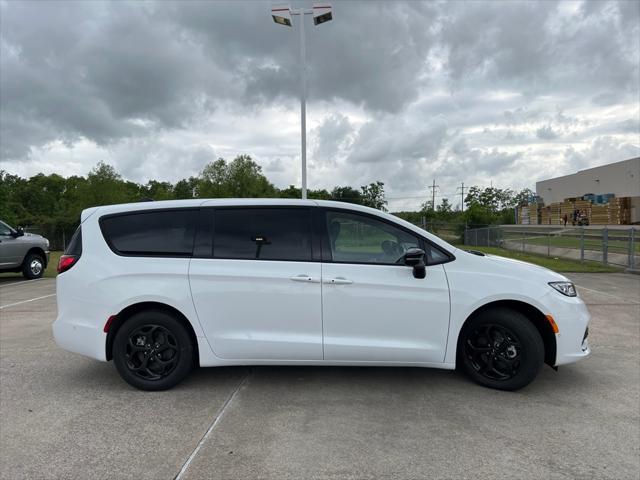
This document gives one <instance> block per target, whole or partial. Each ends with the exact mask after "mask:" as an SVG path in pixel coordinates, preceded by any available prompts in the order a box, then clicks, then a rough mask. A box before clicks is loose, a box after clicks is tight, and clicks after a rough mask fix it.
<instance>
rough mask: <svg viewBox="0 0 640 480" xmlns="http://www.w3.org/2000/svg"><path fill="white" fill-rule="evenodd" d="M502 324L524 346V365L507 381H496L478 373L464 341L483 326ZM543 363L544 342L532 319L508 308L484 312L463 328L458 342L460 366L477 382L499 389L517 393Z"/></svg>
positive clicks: (522, 362)
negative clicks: (466, 351)
mask: <svg viewBox="0 0 640 480" xmlns="http://www.w3.org/2000/svg"><path fill="white" fill-rule="evenodd" d="M486 323H492V324H496V325H501V326H503V327H505V328H507V329H509V330H511V331H512V332H513V334H515V335H516V337H518V340H519V341H520V344H521V351H520V355H521V360H520V361H521V365H520V369H519V371H518V373H517V374H516V375H515V376H513V377H511V378H509V379H507V380H494V379H490V378H487V377H485V376H483V375H481V374H480V373H478V372H477V371H476V370H475V369H474V368H473V366H472V365H471V363H470V361H469V359H468V358H467V356H466V355H465V347H464V346H465V342H466V339H467V337H468V335H469V334H470V333H472V332H473V331H475V330H476V329H478V328H479V327H481V326H482V325H483V324H486ZM543 364H544V343H543V341H542V338H541V336H540V333H539V332H538V330H537V329H536V327H535V326H534V325H533V324H532V323H531V321H529V319H528V318H527V317H526V316H525V315H523V314H522V313H520V312H517V311H515V310H509V309H502V308H501V309H492V310H487V311H485V312H481V313H480V314H478V315H477V316H475V317H474V318H472V319H470V320H469V321H468V322H467V323H466V324H465V326H464V327H463V329H462V331H461V333H460V337H459V341H458V365H460V366H461V367H462V369H463V370H464V371H465V372H466V373H467V375H469V376H470V377H471V378H472V379H473V380H474V381H475V382H477V383H479V384H480V385H483V386H486V387H490V388H495V389H498V390H518V389H520V388H523V387H525V386H526V385H528V384H529V383H531V382H532V381H533V379H534V378H535V377H536V376H537V375H538V373H539V372H540V369H541V368H542V365H543Z"/></svg>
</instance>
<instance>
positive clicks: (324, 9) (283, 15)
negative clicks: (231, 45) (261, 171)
mask: <svg viewBox="0 0 640 480" xmlns="http://www.w3.org/2000/svg"><path fill="white" fill-rule="evenodd" d="M292 15H299V16H300V20H299V23H300V84H301V85H300V87H301V88H300V131H301V145H300V146H301V159H302V198H304V199H306V198H307V79H306V68H307V66H306V64H307V50H306V39H305V36H304V16H305V15H313V23H314V24H315V25H320V24H321V23H325V22H328V21H330V20H332V19H333V14H332V9H331V5H329V4H327V3H318V4H314V5H313V8H297V9H292V8H291V7H290V6H289V5H278V6H274V7H272V8H271V16H272V17H273V21H274V22H276V23H277V24H278V25H284V26H286V27H291V26H292V25H291V16H292Z"/></svg>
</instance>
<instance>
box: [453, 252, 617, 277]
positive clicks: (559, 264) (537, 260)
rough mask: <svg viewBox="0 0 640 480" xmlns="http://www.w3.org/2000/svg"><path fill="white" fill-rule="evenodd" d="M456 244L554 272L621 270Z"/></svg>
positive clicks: (587, 263)
mask: <svg viewBox="0 0 640 480" xmlns="http://www.w3.org/2000/svg"><path fill="white" fill-rule="evenodd" d="M456 246H457V247H458V248H460V249H462V250H478V251H480V252H484V253H488V254H490V255H498V256H500V257H506V258H513V259H515V260H521V261H523V262H529V263H533V264H534V265H540V266H541V267H545V268H548V269H550V270H553V271H556V272H586V273H600V272H621V271H622V270H623V269H622V268H619V267H613V266H611V265H603V264H601V263H599V262H593V261H590V260H585V261H583V262H581V261H579V260H571V259H568V258H556V257H546V256H543V255H536V254H533V253H522V252H514V251H513V250H506V249H504V248H498V247H472V246H469V245H456Z"/></svg>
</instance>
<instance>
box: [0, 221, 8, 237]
mask: <svg viewBox="0 0 640 480" xmlns="http://www.w3.org/2000/svg"><path fill="white" fill-rule="evenodd" d="M0 235H11V228H10V227H9V225H7V224H6V223H4V222H0Z"/></svg>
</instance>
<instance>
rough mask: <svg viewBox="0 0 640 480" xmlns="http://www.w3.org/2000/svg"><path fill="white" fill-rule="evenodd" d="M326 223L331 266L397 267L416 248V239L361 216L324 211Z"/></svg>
mask: <svg viewBox="0 0 640 480" xmlns="http://www.w3.org/2000/svg"><path fill="white" fill-rule="evenodd" d="M326 219H327V231H328V233H329V243H330V246H331V256H332V259H333V261H334V262H345V263H379V264H383V265H393V264H399V263H402V262H403V256H404V254H405V252H406V251H407V250H408V249H409V248H415V247H420V240H419V239H418V237H416V236H414V235H411V234H410V233H407V232H405V231H404V230H401V229H399V228H396V227H394V226H392V225H390V224H388V223H386V222H382V221H380V220H376V219H374V218H371V217H368V216H365V215H358V214H353V213H347V212H338V211H328V212H327V214H326Z"/></svg>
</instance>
